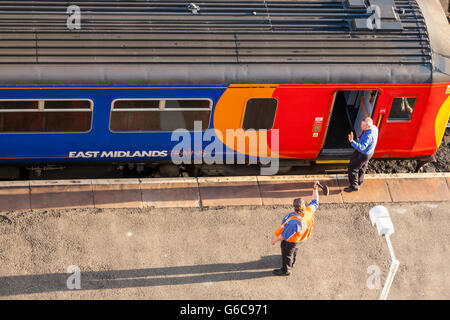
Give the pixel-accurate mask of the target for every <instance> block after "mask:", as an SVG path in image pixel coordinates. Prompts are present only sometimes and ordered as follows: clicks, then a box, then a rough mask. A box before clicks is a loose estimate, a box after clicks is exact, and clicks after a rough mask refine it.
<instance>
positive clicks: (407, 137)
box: [373, 86, 427, 158]
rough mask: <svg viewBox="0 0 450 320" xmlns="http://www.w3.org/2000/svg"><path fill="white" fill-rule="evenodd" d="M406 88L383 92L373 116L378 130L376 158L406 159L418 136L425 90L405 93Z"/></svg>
mask: <svg viewBox="0 0 450 320" xmlns="http://www.w3.org/2000/svg"><path fill="white" fill-rule="evenodd" d="M407 89H408V88H407V87H401V86H399V87H398V88H392V89H391V88H390V89H389V91H388V92H386V91H384V92H383V93H382V94H381V95H380V97H379V101H378V103H377V107H376V108H375V112H374V114H373V122H374V124H375V125H376V126H377V127H378V129H379V136H378V143H377V147H376V149H375V154H374V157H375V158H396V157H398V158H402V157H408V156H409V155H410V152H411V148H412V147H413V144H414V141H415V139H416V137H417V132H418V129H419V125H420V122H421V121H420V119H421V117H422V113H423V111H424V107H425V103H426V98H427V91H426V89H424V88H416V89H414V90H411V89H410V90H407Z"/></svg>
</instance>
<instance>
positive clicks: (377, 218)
mask: <svg viewBox="0 0 450 320" xmlns="http://www.w3.org/2000/svg"><path fill="white" fill-rule="evenodd" d="M369 216H370V221H371V222H372V225H373V226H374V225H376V227H377V230H378V234H379V235H380V236H384V237H385V238H386V242H387V245H388V248H389V253H390V254H391V259H392V263H391V267H390V268H389V274H388V276H387V279H386V283H385V284H384V287H383V290H382V291H381V295H380V300H386V298H387V295H388V294H389V289H390V288H391V284H392V281H393V280H394V277H395V273H396V272H397V269H398V266H399V265H400V261H398V260H397V259H396V258H395V254H394V249H393V248H392V243H391V239H390V238H389V236H390V235H391V234H393V233H394V225H393V224H392V220H391V217H390V216H389V212H388V210H387V209H386V207H384V206H376V207H373V208H372V209H370V211H369Z"/></svg>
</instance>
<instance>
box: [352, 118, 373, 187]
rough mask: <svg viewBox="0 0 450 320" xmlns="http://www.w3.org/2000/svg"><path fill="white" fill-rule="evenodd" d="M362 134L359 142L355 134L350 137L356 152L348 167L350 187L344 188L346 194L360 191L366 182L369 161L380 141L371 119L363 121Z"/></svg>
mask: <svg viewBox="0 0 450 320" xmlns="http://www.w3.org/2000/svg"><path fill="white" fill-rule="evenodd" d="M361 129H362V134H361V136H360V137H359V138H358V140H357V141H355V140H353V132H350V134H349V135H348V141H349V142H350V143H351V145H352V147H353V148H354V149H355V152H354V153H353V155H352V158H351V159H350V164H349V166H348V181H349V183H350V186H348V187H347V188H344V191H345V192H353V191H358V190H359V187H360V185H361V184H362V183H363V181H364V175H365V174H366V170H367V166H368V165H369V160H370V158H372V156H373V153H374V152H375V147H376V145H377V141H378V128H377V127H376V126H374V125H373V121H372V119H371V118H370V117H367V118H365V119H364V120H363V121H361Z"/></svg>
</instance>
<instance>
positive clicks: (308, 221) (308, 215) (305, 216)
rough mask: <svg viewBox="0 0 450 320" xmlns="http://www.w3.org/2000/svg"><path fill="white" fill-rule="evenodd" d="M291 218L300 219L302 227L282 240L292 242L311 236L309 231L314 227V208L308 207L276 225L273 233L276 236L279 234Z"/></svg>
mask: <svg viewBox="0 0 450 320" xmlns="http://www.w3.org/2000/svg"><path fill="white" fill-rule="evenodd" d="M293 219H295V220H298V221H300V224H301V226H302V229H301V230H300V232H296V233H294V234H293V235H292V236H291V237H290V238H289V239H284V240H286V241H287V242H294V243H296V242H302V241H305V240H306V239H308V238H309V237H310V236H311V231H312V228H313V227H314V210H312V209H311V208H310V207H306V209H305V211H304V212H302V213H299V214H296V215H295V216H292V217H290V218H289V219H287V220H286V222H285V223H283V224H282V225H281V226H280V227H278V229H277V230H275V232H274V235H275V236H276V237H278V236H279V235H280V234H282V233H283V230H284V227H286V225H287V224H288V223H289V221H291V220H293Z"/></svg>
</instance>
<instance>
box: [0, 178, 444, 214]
mask: <svg viewBox="0 0 450 320" xmlns="http://www.w3.org/2000/svg"><path fill="white" fill-rule="evenodd" d="M315 180H319V181H320V182H321V183H322V184H324V185H327V186H328V187H329V190H330V194H329V195H328V196H324V195H323V193H322V192H320V202H321V203H374V202H414V201H417V202H419V201H449V200H450V174H449V173H423V174H392V175H367V176H366V179H365V181H364V184H363V185H362V186H361V189H360V191H358V192H352V193H346V192H344V191H343V189H344V188H345V187H346V186H347V185H348V181H347V177H346V176H345V175H316V176H304V175H303V176H301V175H296V176H249V177H201V178H171V179H107V180H58V181H56V180H55V181H15V182H1V183H0V211H13V210H39V209H56V208H93V207H94V208H144V207H155V208H170V207H175V208H190V207H192V208H198V207H200V208H201V207H223V206H271V205H286V204H290V203H291V201H292V199H294V198H297V197H304V198H306V200H308V198H309V197H310V196H311V194H312V186H313V183H314V181H315Z"/></svg>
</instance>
